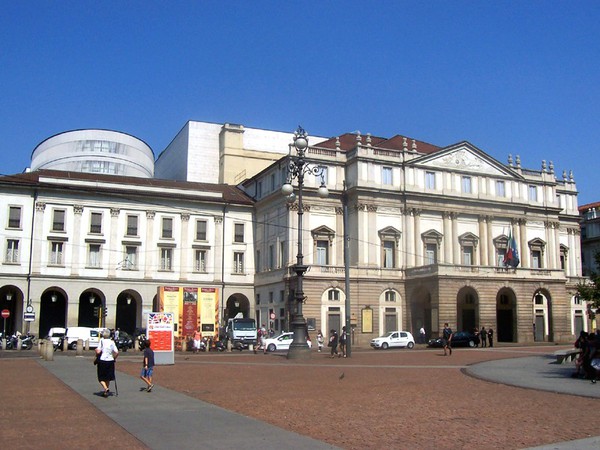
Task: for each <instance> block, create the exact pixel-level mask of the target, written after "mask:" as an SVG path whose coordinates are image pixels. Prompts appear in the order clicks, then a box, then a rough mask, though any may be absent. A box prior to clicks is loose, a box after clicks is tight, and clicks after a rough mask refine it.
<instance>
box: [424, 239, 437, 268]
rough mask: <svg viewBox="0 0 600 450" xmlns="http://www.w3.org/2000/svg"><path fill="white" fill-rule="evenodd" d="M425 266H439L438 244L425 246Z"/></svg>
mask: <svg viewBox="0 0 600 450" xmlns="http://www.w3.org/2000/svg"><path fill="white" fill-rule="evenodd" d="M425 264H427V265H431V264H437V244H427V245H425Z"/></svg>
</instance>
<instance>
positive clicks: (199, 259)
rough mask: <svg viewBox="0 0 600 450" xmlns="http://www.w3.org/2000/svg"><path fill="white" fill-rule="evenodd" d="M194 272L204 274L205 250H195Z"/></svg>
mask: <svg viewBox="0 0 600 450" xmlns="http://www.w3.org/2000/svg"><path fill="white" fill-rule="evenodd" d="M194 270H195V271H196V272H206V250H196V257H195V260H194Z"/></svg>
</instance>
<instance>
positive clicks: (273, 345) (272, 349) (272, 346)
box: [267, 344, 277, 352]
mask: <svg viewBox="0 0 600 450" xmlns="http://www.w3.org/2000/svg"><path fill="white" fill-rule="evenodd" d="M275 350H277V347H275V344H269V346H268V347H267V351H268V352H274V351H275Z"/></svg>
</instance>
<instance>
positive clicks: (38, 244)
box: [31, 202, 48, 274]
mask: <svg viewBox="0 0 600 450" xmlns="http://www.w3.org/2000/svg"><path fill="white" fill-rule="evenodd" d="M45 209H46V203H44V202H36V204H35V223H34V224H33V227H34V232H33V236H34V237H35V236H39V237H40V238H39V239H34V240H33V242H32V246H33V247H32V250H33V251H32V252H31V255H32V260H31V272H32V273H38V274H39V273H40V267H41V264H42V254H44V253H46V252H47V251H48V248H46V252H44V249H43V248H42V246H43V245H47V244H48V241H43V240H42V239H41V237H42V236H43V235H44V233H43V229H44V210H45Z"/></svg>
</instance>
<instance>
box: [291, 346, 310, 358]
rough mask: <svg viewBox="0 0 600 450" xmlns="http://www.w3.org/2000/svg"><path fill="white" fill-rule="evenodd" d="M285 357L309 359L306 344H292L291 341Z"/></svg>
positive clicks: (308, 349) (308, 350)
mask: <svg viewBox="0 0 600 450" xmlns="http://www.w3.org/2000/svg"><path fill="white" fill-rule="evenodd" d="M287 359H310V348H308V344H304V345H294V343H293V342H292V343H291V344H290V348H289V350H288V354H287Z"/></svg>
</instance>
